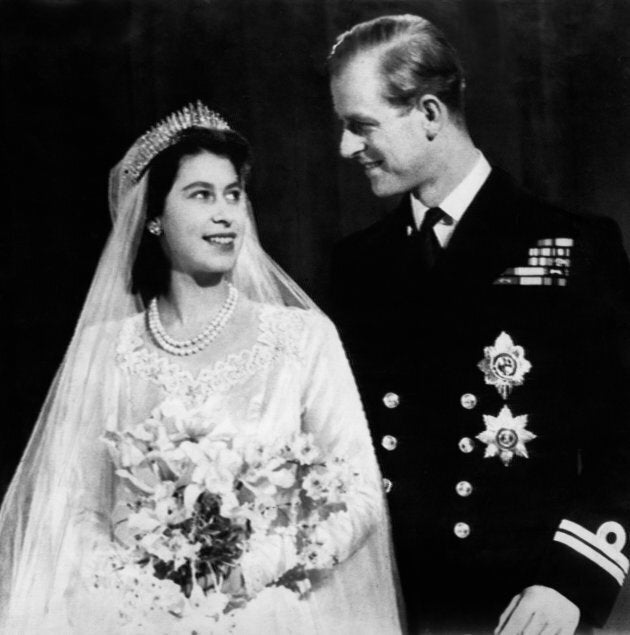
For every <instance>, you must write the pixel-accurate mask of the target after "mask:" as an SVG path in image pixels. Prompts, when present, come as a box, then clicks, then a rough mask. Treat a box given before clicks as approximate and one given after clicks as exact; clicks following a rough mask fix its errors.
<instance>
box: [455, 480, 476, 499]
mask: <svg viewBox="0 0 630 635" xmlns="http://www.w3.org/2000/svg"><path fill="white" fill-rule="evenodd" d="M455 491H456V492H457V493H458V494H459V495H460V496H462V497H466V496H470V495H471V494H472V491H473V486H472V485H471V484H470V483H469V482H468V481H460V482H459V483H457V485H455Z"/></svg>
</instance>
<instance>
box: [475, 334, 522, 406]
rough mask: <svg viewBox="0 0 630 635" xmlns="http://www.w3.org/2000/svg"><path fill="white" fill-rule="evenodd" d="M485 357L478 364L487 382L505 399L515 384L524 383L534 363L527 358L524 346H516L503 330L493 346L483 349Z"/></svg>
mask: <svg viewBox="0 0 630 635" xmlns="http://www.w3.org/2000/svg"><path fill="white" fill-rule="evenodd" d="M483 353H484V358H483V359H482V360H481V361H480V362H479V364H477V366H478V367H479V369H480V370H481V372H482V373H483V374H484V376H485V381H486V384H489V385H491V386H494V387H495V388H496V389H497V390H498V391H499V394H500V395H501V396H502V397H503V399H507V397H508V395H509V394H510V392H511V391H512V388H514V386H520V385H522V383H523V380H524V377H525V374H526V373H528V372H529V370H530V369H531V367H532V365H531V364H530V362H529V360H527V359H526V358H525V350H524V349H523V347H522V346H516V344H514V342H513V341H512V338H511V337H510V336H509V335H508V334H507V333H506V332H505V331H503V332H502V333H501V334H500V335H499V336H498V337H497V339H496V340H495V341H494V344H493V345H492V346H486V347H484V349H483Z"/></svg>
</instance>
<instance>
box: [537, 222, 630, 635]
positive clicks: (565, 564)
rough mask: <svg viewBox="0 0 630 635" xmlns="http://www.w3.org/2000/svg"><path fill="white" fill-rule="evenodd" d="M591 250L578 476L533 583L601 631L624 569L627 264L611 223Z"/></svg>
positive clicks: (628, 464)
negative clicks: (587, 373) (590, 318)
mask: <svg viewBox="0 0 630 635" xmlns="http://www.w3.org/2000/svg"><path fill="white" fill-rule="evenodd" d="M590 250H591V253H590V257H589V258H588V260H589V262H590V267H591V269H592V270H593V271H592V273H591V278H590V284H589V286H590V292H589V294H588V295H586V296H585V302H588V303H589V304H590V305H592V307H593V308H592V309H589V310H592V311H593V315H594V316H597V319H593V325H592V326H593V328H592V329H591V334H590V337H589V338H588V339H586V338H585V340H584V341H583V342H579V343H576V345H578V346H582V347H583V348H584V354H585V355H588V356H589V367H590V368H591V372H590V375H591V376H589V377H588V379H587V381H588V386H589V393H588V394H589V399H588V401H589V404H590V407H589V409H588V411H587V412H585V413H584V417H585V430H586V434H585V437H584V442H583V444H582V445H583V447H582V449H581V472H580V475H579V478H578V485H577V490H576V494H575V497H574V500H573V503H572V504H571V505H570V506H569V508H568V509H569V511H567V512H566V513H565V515H564V517H563V518H562V519H561V520H560V522H559V524H558V526H557V527H556V530H555V533H554V534H553V540H552V545H551V547H550V550H549V557H548V558H546V559H545V562H544V564H543V566H542V567H541V570H540V572H539V579H538V583H540V584H543V585H545V586H549V587H552V588H555V589H556V590H557V591H559V592H560V593H562V594H563V595H564V596H565V597H567V598H569V599H570V600H571V601H572V602H574V603H575V604H577V606H578V607H579V608H580V610H581V612H582V615H583V618H584V619H586V620H588V621H589V622H591V623H593V624H595V625H603V624H604V622H605V621H606V619H607V617H608V615H609V614H610V612H611V610H612V607H613V604H614V602H615V599H616V597H617V595H618V594H619V591H620V589H621V587H622V585H623V584H624V581H625V579H626V577H627V575H628V571H629V569H630V562H629V560H628V558H629V557H630V544H629V541H628V532H629V531H630V408H629V404H628V388H629V386H630V265H629V263H628V259H627V256H626V254H625V253H624V250H623V247H622V243H621V238H620V234H619V231H618V229H617V228H616V226H614V227H613V224H612V223H610V224H608V223H607V222H606V221H603V222H602V223H601V225H600V226H599V227H598V228H597V231H596V232H594V235H593V236H592V237H591V243H590Z"/></svg>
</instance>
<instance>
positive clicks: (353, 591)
mask: <svg viewBox="0 0 630 635" xmlns="http://www.w3.org/2000/svg"><path fill="white" fill-rule="evenodd" d="M107 331H108V334H109V336H110V337H111V339H110V337H108V338H107V339H110V342H109V343H107V342H104V345H105V348H104V349H103V353H105V351H106V350H109V352H108V355H109V356H111V357H110V359H111V360H113V362H114V363H113V367H112V368H111V370H110V371H107V370H106V369H105V368H104V367H103V366H102V365H101V368H100V371H99V372H94V371H93V370H92V371H91V372H92V373H93V381H94V382H95V383H96V384H99V383H100V386H101V391H100V392H99V395H100V398H99V399H98V402H99V406H98V408H96V409H92V411H91V413H90V414H91V416H93V417H94V416H97V417H99V418H100V419H101V420H102V426H103V430H105V428H108V429H118V430H119V431H120V430H124V429H125V427H128V426H131V425H134V424H136V423H140V422H141V421H144V420H146V418H147V417H148V416H149V414H150V412H151V411H152V410H153V409H154V408H155V407H156V406H157V405H159V404H160V403H162V402H163V401H165V400H167V399H168V400H171V401H173V400H174V401H178V402H180V403H181V405H182V406H183V407H185V408H186V409H187V410H189V411H190V412H195V411H203V412H204V413H206V416H208V413H210V414H209V416H210V418H211V419H212V421H213V424H212V425H216V426H217V427H218V426H220V427H221V429H222V431H224V432H225V431H226V430H229V431H230V433H231V434H234V435H248V436H256V437H258V438H260V439H262V440H267V441H269V442H271V441H273V440H274V439H277V438H281V437H286V436H288V435H290V434H291V433H293V432H296V431H301V432H310V433H312V434H313V436H314V438H315V441H316V443H317V445H318V446H319V447H320V448H322V449H323V450H324V452H325V454H326V455H328V456H331V457H332V456H344V457H347V458H348V459H349V460H350V461H351V462H352V463H353V465H354V466H355V467H356V468H357V469H358V471H360V473H361V476H362V478H363V486H362V488H361V490H360V495H359V496H357V497H356V500H354V501H353V504H352V508H351V509H349V512H350V518H351V521H352V522H351V525H349V526H348V527H347V528H346V530H345V531H344V532H342V533H339V534H337V535H335V538H336V542H337V545H336V546H337V550H338V551H337V553H338V555H339V558H340V560H341V561H342V562H341V564H340V565H338V566H337V567H335V568H334V569H333V570H332V572H329V573H328V574H327V575H325V576H323V579H322V580H320V581H319V582H318V583H317V584H316V585H315V587H314V589H313V590H312V591H311V592H310V593H309V594H308V595H307V596H306V597H305V598H304V599H301V600H297V599H291V601H287V602H286V603H284V602H282V603H280V604H274V605H273V606H270V605H265V603H264V602H258V603H257V604H256V614H255V615H254V616H252V615H251V612H250V614H248V616H247V617H248V619H247V623H246V624H242V625H241V626H238V621H237V628H236V630H235V631H234V632H235V633H250V632H251V633H252V634H253V633H265V634H267V633H269V634H271V635H273V634H276V633H278V634H280V633H287V634H288V633H295V634H300V635H301V634H310V633H326V634H334V633H339V634H342V633H353V632H355V631H357V630H359V631H360V632H362V633H364V634H369V633H374V634H375V635H376V634H379V635H387V634H389V633H398V632H400V625H399V622H398V613H397V608H396V597H395V591H394V586H393V575H392V571H391V568H392V565H391V562H392V560H391V554H390V553H389V551H388V550H389V547H388V545H389V541H388V527H387V516H386V513H385V509H384V501H383V495H382V488H381V483H380V477H379V472H378V468H377V465H376V459H375V456H374V451H373V447H372V443H371V439H370V436H369V433H368V428H367V424H366V422H365V418H364V414H363V410H362V407H361V403H360V400H359V396H358V392H357V389H356V386H355V382H354V379H353V377H352V374H351V372H350V368H349V365H348V361H347V359H346V357H345V353H344V351H343V348H342V346H341V343H340V341H339V338H338V336H337V333H336V330H335V328H334V326H333V325H332V323H331V322H330V321H329V320H328V319H327V318H325V317H324V316H323V315H321V314H319V313H317V312H315V311H310V310H303V309H298V308H286V307H279V306H272V305H266V304H261V303H257V302H252V301H250V300H247V299H246V298H244V297H241V298H240V299H239V303H238V306H237V310H236V312H235V314H234V316H233V318H232V320H231V321H230V322H229V323H228V325H227V326H226V329H225V330H224V331H223V332H222V333H221V336H220V337H219V338H218V339H217V340H216V341H215V342H213V343H212V344H211V345H210V347H208V349H206V350H205V351H204V352H203V355H202V356H201V361H197V362H195V363H194V365H192V366H191V365H190V363H189V364H187V365H184V364H183V363H182V362H181V361H179V360H178V361H174V359H175V358H173V357H167V356H166V355H165V354H164V353H162V352H161V351H160V350H159V349H157V348H156V347H155V346H154V345H153V343H152V340H151V339H150V337H149V336H148V334H147V330H146V326H145V315H144V313H139V314H137V315H135V316H133V317H130V318H127V319H125V320H124V321H122V322H121V323H117V324H112V325H110V327H109V328H108V329H107ZM86 333H87V336H86V337H87V338H88V339H89V338H90V335H89V333H90V332H89V330H88V331H87V332H86ZM99 337H101V338H102V330H99ZM93 348H94V343H93V342H86V350H90V351H91V350H93ZM79 357H80V355H79ZM195 357H197V356H195ZM190 359H192V358H187V360H186V361H187V362H189V360H190ZM204 360H205V361H204ZM84 361H85V368H82V367H81V365H79V366H77V375H78V377H77V379H79V378H80V379H81V380H82V381H84V380H85V376H84V373H85V372H88V373H89V372H90V370H89V368H92V369H93V368H94V364H93V360H87V359H86V360H84ZM94 405H95V404H94ZM101 445H102V446H103V447H101ZM78 447H79V449H78V452H79V456H80V457H81V461H80V464H81V465H83V466H91V469H90V472H91V473H90V474H84V473H83V474H80V475H79V474H77V479H76V483H77V486H78V487H79V486H80V487H81V489H82V492H81V494H80V495H79V496H78V497H76V500H77V501H80V502H79V503H77V504H75V510H74V516H75V517H74V518H73V519H72V521H71V522H70V523H69V527H70V528H71V529H69V530H68V531H67V532H66V535H65V539H64V540H63V548H62V555H61V557H60V558H59V561H58V562H57V565H56V568H57V573H56V581H55V593H54V597H53V599H52V601H51V602H50V604H49V611H48V617H47V618H46V620H45V623H41V621H40V623H39V624H38V625H37V627H35V625H34V624H31V626H32V627H33V629H34V630H33V631H30V630H28V628H30V627H27V630H26V631H15V632H37V633H42V632H50V633H53V632H55V633H57V632H59V633H60V632H63V633H66V632H68V633H79V634H82V633H90V634H95V633H114V632H115V630H112V629H114V627H113V626H112V625H111V624H112V623H113V621H114V620H113V617H114V613H113V612H112V607H103V606H100V607H97V606H94V604H93V600H89V599H88V598H89V597H90V596H89V593H87V591H88V590H89V586H90V580H89V579H87V574H86V572H85V571H84V570H83V567H84V563H85V561H86V557H87V556H89V554H90V553H91V552H92V550H93V549H95V548H97V547H98V546H99V545H101V546H102V544H103V541H107V540H110V539H111V535H112V528H111V510H112V509H114V508H115V506H116V503H117V498H118V497H119V494H120V491H121V490H120V485H119V484H117V482H116V477H115V476H114V475H113V474H112V472H113V465H112V463H111V460H110V459H109V456H108V455H107V453H106V451H105V448H104V444H99V443H96V444H95V443H94V442H91V443H90V444H89V445H87V444H86V445H84V444H80V445H79V446H78ZM95 501H101V505H100V507H101V508H98V507H97V506H96V505H95V504H94V503H95ZM103 501H107V504H106V505H105V509H103V508H102V507H103V503H102V502H103ZM107 508H109V509H107ZM278 573H279V572H278V571H273V572H272V571H270V579H271V578H273V577H274V576H275V575H277V574H278ZM280 573H281V572H280ZM32 592H33V589H30V591H29V592H27V593H26V594H25V598H26V599H27V601H26V605H25V606H24V610H26V611H28V610H29V608H28V606H29V601H30V600H29V598H31V597H32ZM287 595H288V594H287ZM295 598H297V596H295ZM108 613H109V615H108ZM97 615H98V620H95V619H94V618H95V616H97ZM18 623H21V622H20V619H18V621H17V622H16V624H18ZM24 624H28V620H26V622H24ZM248 625H249V626H248ZM165 627H166V630H165V632H173V633H175V632H177V631H175V630H173V631H171V630H170V629H171V628H176V622H173V625H165ZM208 628H209V630H208V633H211V632H217V631H213V630H211V625H209V626H208ZM250 629H251V630H250ZM199 635H203V634H202V633H200V634H199Z"/></svg>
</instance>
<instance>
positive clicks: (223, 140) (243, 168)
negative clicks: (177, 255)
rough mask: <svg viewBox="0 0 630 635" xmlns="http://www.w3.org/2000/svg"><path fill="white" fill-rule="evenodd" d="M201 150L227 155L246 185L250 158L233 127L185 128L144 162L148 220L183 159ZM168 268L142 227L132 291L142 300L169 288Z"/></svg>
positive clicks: (155, 242) (160, 209) (159, 209)
mask: <svg viewBox="0 0 630 635" xmlns="http://www.w3.org/2000/svg"><path fill="white" fill-rule="evenodd" d="M204 152H210V153H212V154H215V155H217V156H221V157H226V158H227V159H229V160H230V162H231V163H232V165H233V166H234V169H235V170H236V173H237V174H238V177H239V180H240V181H241V183H242V184H243V185H245V183H246V181H247V178H248V176H249V172H250V169H251V160H252V159H251V148H250V146H249V143H248V142H247V141H246V140H245V139H244V138H243V137H241V135H239V134H238V133H236V132H234V131H232V130H211V129H208V128H200V127H198V128H188V129H187V130H184V131H183V132H181V133H180V134H179V135H178V137H177V140H176V141H175V143H173V144H172V145H170V146H169V147H168V148H166V150H164V151H163V152H161V153H160V154H158V155H157V156H156V157H154V158H153V160H152V161H151V162H150V163H149V165H148V166H147V170H148V175H147V209H146V218H147V220H149V219H152V218H157V217H159V216H161V215H162V214H163V213H164V201H165V200H166V196H167V195H168V193H169V192H170V190H171V187H172V186H173V183H174V182H175V179H176V178H177V173H178V171H179V167H180V165H181V161H182V159H183V158H184V157H194V156H197V155H199V154H202V153H204ZM169 272H170V264H169V262H168V259H167V258H166V256H165V254H164V251H163V250H162V247H161V246H160V244H159V241H158V240H157V239H156V237H155V236H152V235H150V234H149V233H148V232H146V231H145V232H144V233H143V234H142V238H141V239H140V245H139V247H138V255H137V257H136V260H135V262H134V265H133V270H132V273H131V291H132V293H139V294H140V295H141V296H142V299H143V301H144V302H145V304H146V303H148V301H149V300H150V299H151V298H153V297H155V296H159V295H163V294H164V293H166V292H167V291H168V283H169Z"/></svg>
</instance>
